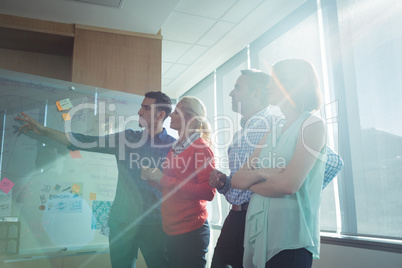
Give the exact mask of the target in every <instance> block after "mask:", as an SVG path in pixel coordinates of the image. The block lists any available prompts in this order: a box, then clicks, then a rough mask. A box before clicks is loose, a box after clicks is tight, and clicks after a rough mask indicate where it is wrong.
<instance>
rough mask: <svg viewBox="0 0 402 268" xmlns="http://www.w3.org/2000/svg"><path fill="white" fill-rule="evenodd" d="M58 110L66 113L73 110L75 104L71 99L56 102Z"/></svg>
mask: <svg viewBox="0 0 402 268" xmlns="http://www.w3.org/2000/svg"><path fill="white" fill-rule="evenodd" d="M56 105H57V109H58V110H59V111H65V110H68V109H71V108H72V107H73V104H72V103H71V101H70V99H64V100H61V101H56Z"/></svg>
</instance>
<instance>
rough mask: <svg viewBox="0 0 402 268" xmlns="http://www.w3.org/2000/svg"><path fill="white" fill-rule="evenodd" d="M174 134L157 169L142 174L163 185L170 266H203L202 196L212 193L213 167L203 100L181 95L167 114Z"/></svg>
mask: <svg viewBox="0 0 402 268" xmlns="http://www.w3.org/2000/svg"><path fill="white" fill-rule="evenodd" d="M170 117H171V123H170V127H171V128H172V129H174V130H177V131H178V134H179V138H178V140H177V141H176V142H175V143H174V144H173V146H172V149H171V150H170V151H169V153H168V154H167V156H166V159H165V161H164V163H163V164H162V168H163V172H162V171H161V170H159V169H153V168H147V167H143V169H142V177H143V178H144V179H147V180H148V181H150V183H153V184H155V183H156V184H157V187H159V188H160V189H161V191H162V197H163V198H162V200H163V201H162V206H161V210H162V225H163V230H164V231H165V233H166V235H167V237H166V249H167V255H168V259H169V264H170V267H172V268H181V267H185V268H188V267H192V268H197V267H200V268H204V267H205V265H206V258H205V254H206V253H207V251H208V245H209V236H210V231H209V225H208V221H207V218H208V212H207V209H206V206H207V201H211V200H212V199H213V198H214V196H215V191H216V190H215V188H212V187H211V186H209V183H208V180H209V173H211V171H212V170H213V169H214V168H215V162H214V154H213V152H212V150H211V148H210V132H211V131H210V128H209V124H208V122H207V119H206V109H205V105H204V104H203V103H202V101H201V100H199V99H198V98H196V97H183V98H182V99H181V100H180V101H179V103H178V104H177V105H176V108H175V110H174V111H173V113H172V114H171V115H170Z"/></svg>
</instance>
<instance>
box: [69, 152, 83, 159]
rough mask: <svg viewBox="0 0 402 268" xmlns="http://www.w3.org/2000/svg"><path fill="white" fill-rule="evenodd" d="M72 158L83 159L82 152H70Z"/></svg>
mask: <svg viewBox="0 0 402 268" xmlns="http://www.w3.org/2000/svg"><path fill="white" fill-rule="evenodd" d="M70 155H71V158H81V154H80V151H78V150H76V151H70Z"/></svg>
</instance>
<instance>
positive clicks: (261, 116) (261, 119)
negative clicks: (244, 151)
mask: <svg viewBox="0 0 402 268" xmlns="http://www.w3.org/2000/svg"><path fill="white" fill-rule="evenodd" d="M270 115H271V111H270V109H269V107H267V108H265V109H263V110H261V111H259V112H258V113H256V114H255V115H253V116H252V117H251V118H250V119H249V120H247V121H246V120H244V118H242V119H241V120H240V126H241V127H242V128H252V127H253V126H254V125H255V124H261V123H264V125H266V126H267V129H269V126H270V124H271V122H270V121H269V120H268V119H270V118H271V116H270Z"/></svg>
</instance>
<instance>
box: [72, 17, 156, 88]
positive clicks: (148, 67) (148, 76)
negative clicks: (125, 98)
mask: <svg viewBox="0 0 402 268" xmlns="http://www.w3.org/2000/svg"><path fill="white" fill-rule="evenodd" d="M105 30H106V29H102V28H95V27H87V26H82V25H76V28H75V37H74V52H73V71H72V81H73V82H77V83H80V84H87V85H94V86H97V87H103V88H108V89H113V90H119V91H124V92H130V93H136V94H145V93H146V92H147V91H150V90H153V91H155V90H158V91H160V90H161V72H162V71H161V58H162V40H161V36H160V35H159V36H158V35H154V36H147V35H141V34H137V33H130V32H123V31H109V32H106V31H105Z"/></svg>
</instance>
